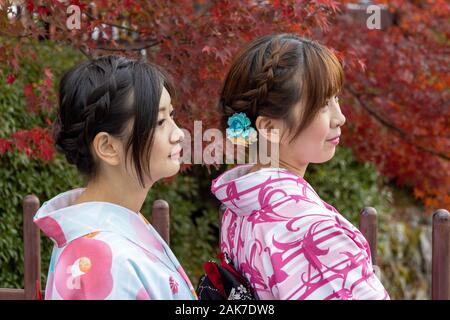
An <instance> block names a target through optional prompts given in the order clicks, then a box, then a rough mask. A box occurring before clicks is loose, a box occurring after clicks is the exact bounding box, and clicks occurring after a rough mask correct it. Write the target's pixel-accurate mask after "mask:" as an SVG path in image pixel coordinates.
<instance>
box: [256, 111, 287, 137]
mask: <svg viewBox="0 0 450 320" xmlns="http://www.w3.org/2000/svg"><path fill="white" fill-rule="evenodd" d="M255 125H256V130H258V133H259V135H260V136H262V137H263V138H264V139H266V140H267V141H269V142H271V143H280V135H281V132H282V130H283V121H282V120H279V119H273V118H268V117H264V116H258V117H257V118H256V121H255Z"/></svg>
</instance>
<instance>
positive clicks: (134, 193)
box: [73, 180, 150, 213]
mask: <svg viewBox="0 0 450 320" xmlns="http://www.w3.org/2000/svg"><path fill="white" fill-rule="evenodd" d="M149 189H150V188H146V189H142V188H139V189H136V188H132V187H126V186H124V185H123V184H120V185H119V184H117V183H114V182H113V181H108V182H107V183H106V182H105V181H101V180H96V181H90V182H89V183H88V185H87V186H86V189H85V190H84V191H83V192H82V193H81V194H80V196H79V197H78V198H77V199H76V200H75V202H74V203H73V204H79V203H83V202H92V201H101V202H110V203H114V204H117V205H119V206H122V207H125V208H127V209H129V210H131V211H133V212H136V213H138V212H140V211H141V209H142V205H143V204H144V201H145V198H146V196H147V193H148V191H149Z"/></svg>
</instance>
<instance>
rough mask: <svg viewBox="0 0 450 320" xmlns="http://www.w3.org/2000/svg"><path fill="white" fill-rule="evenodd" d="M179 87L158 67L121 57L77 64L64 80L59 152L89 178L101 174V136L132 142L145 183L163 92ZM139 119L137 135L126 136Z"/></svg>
mask: <svg viewBox="0 0 450 320" xmlns="http://www.w3.org/2000/svg"><path fill="white" fill-rule="evenodd" d="M163 87H165V88H166V89H167V91H168V92H169V94H170V95H172V93H173V87H172V85H171V84H170V82H169V81H168V78H167V76H166V74H165V73H164V72H163V71H162V70H161V69H160V68H159V67H157V66H156V65H153V64H150V63H146V62H144V61H138V60H132V59H127V58H125V57H120V56H114V55H111V56H103V57H100V58H97V59H94V60H89V61H85V62H82V63H80V64H78V65H75V66H74V67H73V68H72V69H70V70H69V71H67V72H66V73H65V74H64V75H63V77H62V78H61V81H60V84H59V110H58V116H57V119H56V121H55V123H54V130H53V136H54V140H55V143H56V149H57V151H59V152H61V153H63V154H64V155H65V157H66V159H67V161H68V162H69V163H70V164H73V165H75V166H76V167H77V169H78V170H79V172H80V173H81V174H83V175H85V176H87V177H88V178H93V177H95V176H96V174H97V170H98V163H96V161H94V156H93V154H92V151H91V144H92V141H93V140H94V137H95V136H96V135H97V134H98V133H99V132H107V133H109V134H111V135H112V136H115V137H118V138H127V140H126V147H125V148H126V149H125V152H126V154H128V152H129V150H130V149H131V153H132V160H133V164H134V167H135V169H136V172H137V174H138V178H139V182H140V183H141V185H142V186H144V187H145V185H144V179H143V172H145V173H148V174H149V168H148V166H147V165H146V166H143V165H142V164H143V163H146V164H148V163H149V159H150V152H149V150H151V147H152V145H153V135H154V130H155V128H156V126H157V117H158V110H159V101H160V97H161V94H162V91H163ZM129 121H133V129H132V132H131V133H129V134H128V133H127V132H126V130H125V129H126V128H127V125H128V123H129Z"/></svg>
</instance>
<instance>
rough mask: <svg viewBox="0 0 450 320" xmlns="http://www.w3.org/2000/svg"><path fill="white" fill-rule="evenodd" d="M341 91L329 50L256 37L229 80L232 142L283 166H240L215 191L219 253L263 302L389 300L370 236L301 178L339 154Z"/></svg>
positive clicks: (290, 38)
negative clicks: (271, 153)
mask: <svg viewBox="0 0 450 320" xmlns="http://www.w3.org/2000/svg"><path fill="white" fill-rule="evenodd" d="M342 84H343V71H342V67H341V64H340V62H339V61H338V59H337V58H336V56H335V55H334V54H333V53H332V52H331V51H330V50H329V49H327V48H326V47H324V46H322V45H320V44H318V43H317V42H314V41H311V40H308V39H304V38H300V37H298V36H296V35H291V34H281V35H274V36H264V37H261V38H258V39H256V40H254V41H253V42H251V43H250V44H249V45H248V46H246V47H245V48H244V49H243V50H242V51H241V52H240V53H239V54H238V55H237V57H236V58H235V60H234V62H233V63H232V65H231V68H230V70H229V72H228V75H227V76H226V78H225V82H224V85H223V88H222V92H221V97H220V106H221V108H222V112H223V117H224V118H223V120H224V124H227V125H228V128H227V130H226V132H227V137H228V138H229V139H230V140H232V141H233V142H235V143H238V144H242V143H244V144H245V145H247V146H248V145H250V144H252V143H253V142H255V140H256V139H255V137H257V139H260V140H262V141H264V142H263V143H272V144H275V145H276V146H277V147H278V152H279V162H278V165H276V166H273V165H271V164H262V163H260V162H259V161H258V162H257V163H256V164H254V165H251V164H250V165H241V166H238V167H236V168H234V169H231V170H229V171H227V172H225V173H224V174H222V175H221V176H220V177H218V178H217V179H215V180H214V181H213V183H212V188H211V190H212V192H213V193H214V195H215V196H216V197H217V198H218V199H219V200H220V201H221V202H222V203H223V204H224V205H225V207H226V211H225V212H224V215H223V219H222V226H221V239H220V240H221V250H222V251H223V252H225V253H227V254H228V255H229V257H230V259H231V260H232V263H233V265H234V266H235V268H237V269H238V270H239V271H240V272H241V273H242V274H243V275H244V276H245V277H246V278H247V280H248V281H249V282H250V284H251V287H252V289H253V290H254V293H255V295H256V296H257V297H258V298H259V299H283V300H284V299H389V295H388V293H387V292H386V290H385V289H384V287H383V285H382V284H381V282H380V280H379V279H378V278H377V276H376V275H375V274H374V270H373V267H372V260H371V255H370V249H369V245H368V243H367V241H366V239H365V238H364V237H363V235H362V234H361V233H360V232H359V231H358V229H357V228H355V227H354V226H353V225H352V224H351V223H350V222H349V221H348V220H347V219H345V218H344V217H343V216H342V215H341V214H340V213H339V212H338V211H337V210H336V209H335V208H334V207H333V206H331V205H329V204H328V203H326V202H324V201H322V200H321V198H320V197H319V195H318V194H317V193H316V192H315V190H314V188H313V187H312V186H311V185H310V184H309V183H308V182H307V181H306V180H305V179H304V178H303V176H304V174H305V171H306V168H307V166H308V164H309V163H323V162H326V161H329V160H330V159H331V158H332V157H333V155H334V153H335V151H336V148H337V145H338V143H339V136H340V135H341V127H342V126H343V125H344V123H345V120H346V119H345V116H344V115H343V114H342V112H341V110H340V107H339V103H338V98H337V94H338V93H339V92H340V90H341V88H342ZM271 130H277V131H276V132H278V138H276V137H277V135H270V134H269V133H270V131H271ZM256 132H258V136H256V135H255V133H256ZM260 145H261V144H260Z"/></svg>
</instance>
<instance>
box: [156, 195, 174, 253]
mask: <svg viewBox="0 0 450 320" xmlns="http://www.w3.org/2000/svg"><path fill="white" fill-rule="evenodd" d="M169 211H170V209H169V204H168V203H167V201H164V200H155V202H153V207H152V225H153V227H154V228H155V229H156V231H158V233H159V235H160V236H161V238H163V239H164V241H165V242H166V243H167V245H169V244H170V227H169V225H170V212H169Z"/></svg>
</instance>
